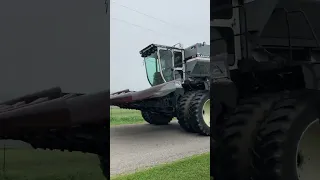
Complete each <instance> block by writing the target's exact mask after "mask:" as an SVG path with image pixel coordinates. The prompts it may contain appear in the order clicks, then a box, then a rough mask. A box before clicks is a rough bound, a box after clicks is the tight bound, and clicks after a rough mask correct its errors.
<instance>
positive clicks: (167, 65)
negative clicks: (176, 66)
mask: <svg viewBox="0 0 320 180" xmlns="http://www.w3.org/2000/svg"><path fill="white" fill-rule="evenodd" d="M159 55H160V62H161V71H162V74H163V77H164V79H165V80H166V81H172V80H174V77H173V61H172V51H170V50H162V49H161V50H160V51H159Z"/></svg>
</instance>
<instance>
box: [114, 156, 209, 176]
mask: <svg viewBox="0 0 320 180" xmlns="http://www.w3.org/2000/svg"><path fill="white" fill-rule="evenodd" d="M111 179H112V180H197V179H198V180H209V179H210V153H206V154H202V155H196V156H191V157H188V158H185V159H182V160H179V161H176V162H173V163H169V164H163V165H158V166H156V167H153V168H150V169H146V170H143V171H139V172H136V173H134V174H129V175H120V176H115V177H112V178H111Z"/></svg>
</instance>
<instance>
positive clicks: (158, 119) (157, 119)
mask: <svg viewBox="0 0 320 180" xmlns="http://www.w3.org/2000/svg"><path fill="white" fill-rule="evenodd" d="M141 115H142V117H143V119H144V120H145V121H146V122H148V123H149V124H153V125H167V124H169V123H170V121H171V120H172V117H170V116H164V115H161V114H158V113H154V112H150V111H141Z"/></svg>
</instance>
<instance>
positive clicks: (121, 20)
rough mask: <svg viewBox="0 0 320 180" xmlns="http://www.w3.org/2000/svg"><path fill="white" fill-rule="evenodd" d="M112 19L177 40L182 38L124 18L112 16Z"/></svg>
mask: <svg viewBox="0 0 320 180" xmlns="http://www.w3.org/2000/svg"><path fill="white" fill-rule="evenodd" d="M111 19H113V20H116V21H120V22H122V23H125V24H128V25H131V26H135V27H138V28H141V29H144V30H148V31H150V32H153V33H156V34H159V35H162V36H166V37H170V38H171V39H172V40H173V39H176V40H178V39H180V38H178V37H175V36H171V35H168V34H164V33H160V32H158V31H155V30H153V29H149V28H146V27H143V26H140V25H138V24H134V23H131V22H128V21H125V20H123V19H118V18H114V17H111Z"/></svg>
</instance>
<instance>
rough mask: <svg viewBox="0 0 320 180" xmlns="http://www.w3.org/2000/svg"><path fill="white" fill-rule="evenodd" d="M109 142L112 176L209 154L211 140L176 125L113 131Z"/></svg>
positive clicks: (147, 125) (115, 128) (121, 128)
mask: <svg viewBox="0 0 320 180" xmlns="http://www.w3.org/2000/svg"><path fill="white" fill-rule="evenodd" d="M110 140H111V142H110V143H111V144H110V147H111V150H110V153H111V154H110V158H111V162H110V173H111V175H116V174H121V173H130V172H134V171H135V170H137V169H140V168H146V167H151V166H153V165H155V164H158V163H165V162H170V161H174V160H177V159H180V158H183V157H187V156H191V155H194V154H200V153H204V152H209V151H210V150H209V148H210V138H209V137H204V136H200V135H197V134H191V133H186V132H184V131H183V130H181V129H180V127H179V125H178V124H177V123H172V124H170V125H168V126H152V125H149V124H141V125H121V126H117V127H112V128H111V129H110Z"/></svg>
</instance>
